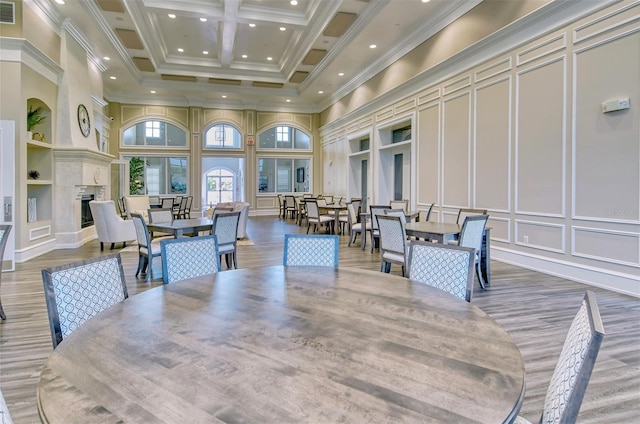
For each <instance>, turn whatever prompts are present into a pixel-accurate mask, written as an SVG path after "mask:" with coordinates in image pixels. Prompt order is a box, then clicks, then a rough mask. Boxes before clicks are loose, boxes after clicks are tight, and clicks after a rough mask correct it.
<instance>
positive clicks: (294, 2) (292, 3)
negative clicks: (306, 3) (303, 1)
mask: <svg viewBox="0 0 640 424" xmlns="http://www.w3.org/2000/svg"><path fill="white" fill-rule="evenodd" d="M289 3H290V4H291V6H297V5H298V1H297V0H291V1H290V2H289Z"/></svg>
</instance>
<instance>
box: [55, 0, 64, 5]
mask: <svg viewBox="0 0 640 424" xmlns="http://www.w3.org/2000/svg"><path fill="white" fill-rule="evenodd" d="M56 3H58V4H64V0H56Z"/></svg>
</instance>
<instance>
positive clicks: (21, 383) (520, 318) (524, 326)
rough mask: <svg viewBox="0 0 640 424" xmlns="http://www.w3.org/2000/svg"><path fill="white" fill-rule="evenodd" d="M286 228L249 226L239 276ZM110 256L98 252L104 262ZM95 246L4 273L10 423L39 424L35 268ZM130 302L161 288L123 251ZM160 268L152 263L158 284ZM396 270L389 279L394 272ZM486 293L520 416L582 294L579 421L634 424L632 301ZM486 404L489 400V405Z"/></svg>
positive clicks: (38, 284)
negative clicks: (515, 372)
mask: <svg viewBox="0 0 640 424" xmlns="http://www.w3.org/2000/svg"><path fill="white" fill-rule="evenodd" d="M305 230H306V227H298V226H297V225H295V223H293V221H292V220H288V221H283V220H280V219H277V218H275V217H273V218H272V217H261V218H251V219H250V220H249V224H248V229H247V232H248V234H249V237H250V238H251V240H253V242H254V243H255V244H254V245H253V246H239V247H238V265H239V267H241V268H244V267H254V266H264V265H278V264H281V263H282V250H283V244H284V243H283V239H284V237H283V234H285V233H295V232H304V231H305ZM347 243H348V237H347V236H341V238H340V266H351V267H358V268H366V269H373V270H379V269H380V261H379V255H378V252H377V251H375V252H374V253H373V254H371V253H370V250H369V249H366V250H364V251H363V250H361V249H360V247H359V246H360V245H359V240H358V243H357V246H356V245H354V246H351V247H348V246H347ZM106 253H109V250H108V249H107V250H105V251H104V252H102V254H106ZM100 254H101V252H100V248H99V244H98V243H97V242H95V241H94V242H91V243H88V244H86V245H85V246H82V247H81V248H79V249H72V250H58V251H55V252H51V253H48V254H46V255H43V256H41V257H39V258H36V259H34V260H31V261H29V262H27V263H23V264H17V266H16V271H15V272H9V273H4V274H3V275H2V288H1V290H2V302H3V305H4V309H5V312H6V314H7V317H8V319H7V320H6V321H2V322H1V323H0V388H1V389H2V392H3V393H4V396H5V398H6V400H7V403H8V406H9V409H10V411H11V414H12V416H13V419H14V422H15V423H16V424H22V423H38V422H40V420H39V418H38V412H37V410H36V385H37V382H38V377H39V372H40V369H41V367H42V365H43V363H44V362H45V360H46V358H47V356H48V355H49V354H50V353H51V351H52V347H51V336H50V333H49V327H48V321H47V312H46V306H45V301H44V293H43V289H42V279H41V273H40V271H41V269H42V268H47V267H50V266H54V265H58V264H63V263H68V262H72V261H75V260H79V259H84V258H88V257H94V256H97V255H100ZM122 259H123V265H124V268H125V275H126V277H127V286H128V289H129V295H130V296H132V295H135V294H136V293H139V292H142V291H144V290H147V289H149V288H152V287H156V286H158V285H160V284H162V281H161V279H155V280H153V281H151V282H150V283H146V282H145V281H143V280H142V279H136V278H135V277H134V274H135V270H136V267H137V253H136V252H135V251H132V250H131V249H128V251H125V252H122ZM160 265H161V264H160V261H157V264H155V265H154V269H156V270H157V273H156V275H157V276H161V267H160ZM399 271H400V269H399V268H398V267H392V273H394V274H399ZM491 271H492V285H491V287H490V288H488V289H487V290H484V291H483V290H480V289H479V288H478V287H476V290H475V292H474V295H473V296H474V297H473V303H474V304H475V305H476V306H478V307H480V308H482V309H483V310H484V311H485V312H486V313H488V314H489V315H490V316H491V317H493V318H494V319H495V320H496V321H498V322H499V323H500V324H501V325H502V326H503V327H504V328H505V329H507V331H508V332H509V333H510V334H511V336H512V337H513V339H514V341H515V342H516V344H517V345H518V347H519V348H520V350H521V352H522V355H523V357H524V360H525V364H526V371H527V376H526V382H527V390H526V396H525V401H524V405H523V407H522V410H521V415H522V416H524V417H525V418H528V419H529V420H530V421H532V422H537V420H538V418H539V414H540V411H541V410H542V407H543V400H544V396H545V391H546V388H547V385H548V383H549V379H550V377H551V374H552V372H553V368H554V366H555V364H556V361H557V359H558V356H559V354H560V349H561V346H562V342H563V341H564V338H565V336H566V332H567V329H568V327H569V325H570V323H571V320H572V319H573V316H574V315H575V313H576V311H577V309H578V307H579V305H580V301H581V299H582V297H583V295H584V291H585V290H586V289H587V288H589V289H591V290H593V291H594V292H595V294H596V298H597V300H598V304H599V307H600V313H601V315H602V320H603V322H604V327H605V332H606V336H605V338H604V342H603V344H602V347H601V349H600V354H599V356H598V360H597V362H596V366H595V369H594V371H593V375H592V376H591V381H590V383H589V388H588V390H587V393H586V396H585V399H584V402H583V404H582V408H581V411H580V416H579V422H581V423H632V422H633V423H636V422H639V420H640V299H637V298H632V297H629V296H625V295H621V294H617V293H614V292H610V291H606V290H602V289H598V288H594V287H589V286H586V285H583V284H579V283H575V282H572V281H568V280H564V279H562V278H557V277H552V276H548V275H545V274H540V273H537V272H533V271H529V270H525V269H521V268H517V267H514V266H511V265H506V264H502V263H499V262H495V261H494V262H493V263H492V264H491ZM487 402H491V399H487Z"/></svg>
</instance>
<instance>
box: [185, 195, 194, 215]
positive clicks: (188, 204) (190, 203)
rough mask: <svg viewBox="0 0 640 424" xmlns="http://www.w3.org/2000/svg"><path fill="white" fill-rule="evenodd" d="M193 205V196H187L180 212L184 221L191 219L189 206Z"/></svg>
mask: <svg viewBox="0 0 640 424" xmlns="http://www.w3.org/2000/svg"><path fill="white" fill-rule="evenodd" d="M192 205H193V196H187V203H186V205H185V207H184V211H183V212H182V217H183V218H184V219H189V218H191V206H192Z"/></svg>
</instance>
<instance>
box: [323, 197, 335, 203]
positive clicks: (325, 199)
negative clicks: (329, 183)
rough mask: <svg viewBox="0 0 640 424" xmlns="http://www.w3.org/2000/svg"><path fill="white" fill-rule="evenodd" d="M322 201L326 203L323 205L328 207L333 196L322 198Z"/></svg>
mask: <svg viewBox="0 0 640 424" xmlns="http://www.w3.org/2000/svg"><path fill="white" fill-rule="evenodd" d="M322 199H323V200H324V201H325V202H326V203H325V205H330V204H332V203H333V196H322Z"/></svg>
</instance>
